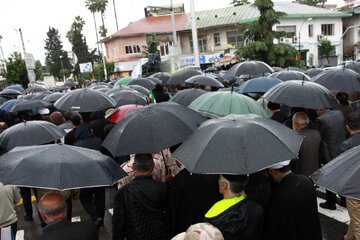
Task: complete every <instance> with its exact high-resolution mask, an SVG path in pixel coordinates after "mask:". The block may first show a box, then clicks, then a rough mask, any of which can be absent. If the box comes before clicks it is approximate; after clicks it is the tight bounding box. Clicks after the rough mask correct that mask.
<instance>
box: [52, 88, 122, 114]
mask: <svg viewBox="0 0 360 240" xmlns="http://www.w3.org/2000/svg"><path fill="white" fill-rule="evenodd" d="M115 105H116V102H115V101H114V100H113V99H112V98H111V97H109V96H108V95H106V94H105V93H103V92H100V91H96V90H92V89H88V88H85V89H77V90H74V91H71V92H70V93H67V94H66V95H65V96H63V97H61V98H60V99H59V100H57V101H56V102H55V104H54V106H55V108H57V109H60V110H64V111H67V112H71V111H78V112H96V111H99V110H103V109H107V108H112V107H115Z"/></svg>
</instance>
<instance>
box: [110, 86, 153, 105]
mask: <svg viewBox="0 0 360 240" xmlns="http://www.w3.org/2000/svg"><path fill="white" fill-rule="evenodd" d="M109 96H110V97H111V98H113V99H114V100H115V101H116V107H120V106H122V105H127V104H139V105H146V104H147V103H148V100H147V99H146V96H145V95H144V94H142V93H139V92H137V91H135V90H130V91H129V90H123V91H120V92H116V93H111V94H109Z"/></svg>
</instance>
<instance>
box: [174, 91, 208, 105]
mask: <svg viewBox="0 0 360 240" xmlns="http://www.w3.org/2000/svg"><path fill="white" fill-rule="evenodd" d="M205 93H207V91H205V90H202V89H196V88H192V89H185V90H182V91H180V92H177V93H176V94H175V95H174V96H173V97H172V98H171V99H170V102H176V103H178V104H181V105H183V106H186V107H187V106H189V105H190V103H192V102H193V101H194V100H195V99H197V98H198V97H200V96H201V95H203V94H205Z"/></svg>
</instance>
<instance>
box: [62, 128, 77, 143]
mask: <svg viewBox="0 0 360 240" xmlns="http://www.w3.org/2000/svg"><path fill="white" fill-rule="evenodd" d="M64 140H65V141H64V143H65V144H68V145H74V143H75V129H72V130H71V131H70V132H68V133H67V134H66V135H65V139H64Z"/></svg>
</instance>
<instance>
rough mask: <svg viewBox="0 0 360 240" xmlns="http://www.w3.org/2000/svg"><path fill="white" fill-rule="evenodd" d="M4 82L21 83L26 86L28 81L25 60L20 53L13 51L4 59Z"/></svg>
mask: <svg viewBox="0 0 360 240" xmlns="http://www.w3.org/2000/svg"><path fill="white" fill-rule="evenodd" d="M6 68H7V73H6V83H7V84H9V85H11V84H21V85H22V86H23V87H24V88H27V85H28V83H29V80H28V76H27V71H26V66H25V61H24V59H22V58H21V55H20V53H17V52H14V53H13V54H11V55H10V57H9V58H8V60H7V61H6Z"/></svg>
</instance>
